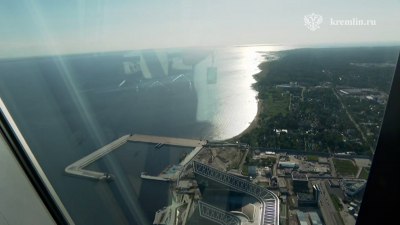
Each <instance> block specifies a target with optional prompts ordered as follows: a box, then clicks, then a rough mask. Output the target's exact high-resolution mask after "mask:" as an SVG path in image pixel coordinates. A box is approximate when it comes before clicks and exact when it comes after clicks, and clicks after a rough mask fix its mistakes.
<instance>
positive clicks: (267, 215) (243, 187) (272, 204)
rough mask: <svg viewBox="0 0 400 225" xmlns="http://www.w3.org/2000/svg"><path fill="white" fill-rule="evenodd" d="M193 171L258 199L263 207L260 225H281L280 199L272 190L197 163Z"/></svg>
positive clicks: (194, 164) (195, 162) (194, 162)
mask: <svg viewBox="0 0 400 225" xmlns="http://www.w3.org/2000/svg"><path fill="white" fill-rule="evenodd" d="M193 171H194V173H195V174H198V175H201V176H203V177H206V178H207V179H210V180H213V181H216V182H218V183H221V184H223V185H226V186H228V187H230V188H232V189H235V190H238V191H240V192H243V193H246V194H248V195H251V196H253V197H255V198H257V199H258V200H259V201H260V203H261V205H262V211H261V213H262V215H261V218H260V224H262V225H278V224H279V198H278V197H277V196H276V195H275V194H274V193H273V192H271V191H270V190H268V189H266V188H263V187H260V186H258V185H256V184H253V183H251V182H248V181H246V180H243V179H241V178H238V177H236V176H234V175H231V174H229V173H226V172H224V171H220V170H217V169H214V168H212V167H210V166H207V165H205V164H202V163H200V162H197V161H193Z"/></svg>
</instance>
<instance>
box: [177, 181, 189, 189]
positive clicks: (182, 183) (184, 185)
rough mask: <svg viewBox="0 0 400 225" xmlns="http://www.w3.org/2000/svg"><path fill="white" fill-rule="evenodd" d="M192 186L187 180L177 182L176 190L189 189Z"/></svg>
mask: <svg viewBox="0 0 400 225" xmlns="http://www.w3.org/2000/svg"><path fill="white" fill-rule="evenodd" d="M191 186H192V184H191V183H190V182H189V181H188V180H181V181H179V184H178V188H184V189H189V188H190V187H191Z"/></svg>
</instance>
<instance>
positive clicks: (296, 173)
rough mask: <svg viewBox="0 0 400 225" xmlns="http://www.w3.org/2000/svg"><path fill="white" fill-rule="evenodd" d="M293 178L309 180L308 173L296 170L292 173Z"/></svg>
mask: <svg viewBox="0 0 400 225" xmlns="http://www.w3.org/2000/svg"><path fill="white" fill-rule="evenodd" d="M292 179H293V180H304V181H308V177H307V174H303V173H299V172H296V171H294V172H293V173H292Z"/></svg>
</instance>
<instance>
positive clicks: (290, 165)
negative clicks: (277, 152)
mask: <svg viewBox="0 0 400 225" xmlns="http://www.w3.org/2000/svg"><path fill="white" fill-rule="evenodd" d="M278 168H293V169H296V168H299V165H298V164H296V163H292V162H279V163H278Z"/></svg>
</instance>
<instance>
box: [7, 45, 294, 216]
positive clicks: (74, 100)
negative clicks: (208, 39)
mask: <svg viewBox="0 0 400 225" xmlns="http://www.w3.org/2000/svg"><path fill="white" fill-rule="evenodd" d="M291 48H294V47H284V46H253V47H228V48H219V49H217V50H216V51H215V59H214V65H213V66H214V67H217V74H218V75H217V83H216V84H207V82H206V79H207V68H208V67H210V66H212V57H211V56H208V57H207V58H205V59H204V60H203V61H201V62H200V63H199V64H198V65H196V66H195V67H194V72H193V73H194V75H193V76H192V77H189V79H188V80H190V82H191V83H192V85H191V86H190V87H189V85H188V81H186V82H183V83H181V84H179V85H181V86H179V85H178V86H177V87H175V89H174V91H173V93H170V92H165V90H164V91H163V90H162V89H163V88H162V87H161V86H160V87H156V86H157V85H153V86H154V87H155V88H152V89H151V90H150V91H143V90H142V91H139V92H137V88H136V87H137V86H136V83H135V81H134V80H132V79H131V78H130V77H129V76H127V75H126V74H124V70H123V66H122V62H123V61H124V60H126V59H125V58H124V57H123V53H110V54H105V55H101V56H93V55H78V56H72V57H51V58H50V57H49V58H37V59H26V60H13V61H0V97H1V98H2V99H3V101H4V102H5V104H6V106H7V107H8V109H9V111H10V113H11V115H12V116H13V118H14V120H15V122H16V124H17V125H18V127H19V129H20V130H21V132H22V134H23V135H24V137H25V139H26V141H27V143H28V145H29V146H30V148H31V149H32V151H33V153H34V154H35V156H36V159H37V160H38V162H39V163H40V165H41V166H42V169H43V170H44V172H45V173H46V175H47V177H48V179H49V180H50V182H51V183H52V185H53V187H54V189H55V190H56V192H57V194H58V195H59V197H60V199H61V201H62V202H63V204H64V206H65V207H66V209H67V210H68V212H69V213H70V215H71V217H72V218H73V220H74V221H75V223H76V224H152V222H153V218H154V214H155V211H157V210H158V209H160V208H162V207H164V206H167V205H168V204H169V201H170V198H171V196H170V193H169V191H168V188H169V184H168V183H163V182H155V181H148V180H141V179H140V173H141V172H143V171H146V172H148V173H149V174H152V175H157V174H158V173H160V172H161V171H162V170H163V169H164V168H165V167H166V166H168V165H169V164H177V163H178V161H179V155H180V154H181V153H182V152H190V151H191V149H189V148H179V147H171V146H163V147H162V148H161V149H158V150H156V149H155V148H154V146H153V145H149V144H140V143H135V144H132V143H128V144H126V145H124V146H122V147H121V148H119V149H118V150H116V151H114V152H112V153H111V154H109V155H107V156H105V157H103V158H101V159H100V160H98V161H97V162H95V163H93V164H92V165H90V166H89V167H90V169H93V170H99V171H104V172H110V173H113V174H115V175H116V179H115V180H114V181H111V182H98V181H92V180H86V179H81V178H75V177H70V176H65V175H63V173H62V172H63V171H64V169H65V167H66V166H68V165H69V164H71V163H72V162H75V161H76V160H78V159H80V158H82V157H84V156H85V155H87V154H89V153H91V152H93V151H94V150H96V149H98V148H100V147H102V146H103V145H105V144H107V143H109V142H111V141H113V140H115V139H116V138H118V137H120V136H122V135H125V134H129V133H141V134H150V135H164V136H176V137H187V138H199V139H202V138H206V139H209V140H223V139H227V138H230V137H233V136H235V135H238V134H239V133H241V132H242V131H243V130H245V129H246V128H247V127H248V126H249V124H250V122H251V121H252V120H253V119H254V117H255V115H256V113H257V101H256V99H255V97H256V92H255V91H254V90H252V88H251V85H252V84H253V83H254V82H255V81H254V79H253V77H252V75H253V74H256V73H258V72H259V69H258V67H257V66H258V65H259V64H260V62H262V61H264V60H265V55H266V54H268V53H266V52H271V51H279V50H286V49H291ZM123 80H126V82H125V83H124V85H123V86H121V87H119V84H120V83H121V82H122V81H123ZM165 85H166V86H168V84H165ZM157 88H159V89H160V90H157ZM153 89H154V90H153Z"/></svg>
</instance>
